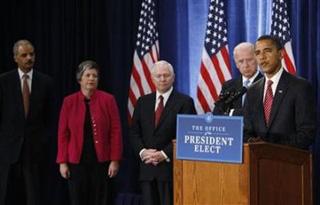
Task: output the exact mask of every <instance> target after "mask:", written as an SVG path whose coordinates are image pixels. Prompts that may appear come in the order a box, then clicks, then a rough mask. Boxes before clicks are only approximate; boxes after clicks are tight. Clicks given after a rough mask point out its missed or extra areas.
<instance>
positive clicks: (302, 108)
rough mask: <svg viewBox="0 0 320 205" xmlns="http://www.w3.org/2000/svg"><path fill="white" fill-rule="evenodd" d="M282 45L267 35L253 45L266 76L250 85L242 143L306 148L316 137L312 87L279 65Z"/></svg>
mask: <svg viewBox="0 0 320 205" xmlns="http://www.w3.org/2000/svg"><path fill="white" fill-rule="evenodd" d="M282 49H283V48H282V45H281V43H280V41H279V40H278V39H277V38H275V37H273V36H269V35H265V36H261V37H259V38H258V40H257V41H256V43H255V57H256V59H257V61H258V64H259V66H260V69H261V70H262V71H263V72H264V75H265V77H264V78H263V79H260V80H259V81H258V82H257V83H255V84H254V85H252V86H251V87H250V88H249V89H248V92H247V96H246V100H245V105H244V141H245V142H246V141H249V142H250V141H260V140H262V141H267V142H271V143H276V144H283V145H289V146H293V147H297V148H301V149H308V147H309V145H311V144H312V142H313V140H314V137H315V134H316V107H315V99H314V95H313V92H312V87H311V84H310V83H309V82H308V81H306V80H305V79H303V78H300V77H296V76H293V75H291V74H289V73H287V72H286V71H285V70H284V68H283V67H282V65H281V59H282Z"/></svg>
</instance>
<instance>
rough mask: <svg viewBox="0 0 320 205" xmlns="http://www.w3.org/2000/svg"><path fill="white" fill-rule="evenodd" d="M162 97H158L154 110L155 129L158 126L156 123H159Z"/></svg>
mask: <svg viewBox="0 0 320 205" xmlns="http://www.w3.org/2000/svg"><path fill="white" fill-rule="evenodd" d="M163 107H164V106H163V96H162V95H160V96H159V103H158V107H157V109H156V112H155V120H154V121H155V126H156V127H157V126H158V123H159V121H160V117H161V113H162V111H163Z"/></svg>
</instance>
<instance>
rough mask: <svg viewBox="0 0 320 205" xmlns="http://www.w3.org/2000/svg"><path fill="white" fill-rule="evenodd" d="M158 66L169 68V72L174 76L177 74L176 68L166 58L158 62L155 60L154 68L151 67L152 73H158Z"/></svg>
mask: <svg viewBox="0 0 320 205" xmlns="http://www.w3.org/2000/svg"><path fill="white" fill-rule="evenodd" d="M158 66H159V67H167V68H168V70H169V72H170V73H171V74H172V75H173V76H174V75H175V74H174V69H173V67H172V65H171V64H170V63H169V62H167V61H165V60H160V61H157V62H155V63H154V64H153V66H152V69H151V74H152V75H154V74H155V73H156V68H157V67H158Z"/></svg>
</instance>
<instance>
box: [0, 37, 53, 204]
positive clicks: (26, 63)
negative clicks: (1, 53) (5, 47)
mask: <svg viewBox="0 0 320 205" xmlns="http://www.w3.org/2000/svg"><path fill="white" fill-rule="evenodd" d="M13 57H14V60H15V62H16V63H17V69H14V70H12V71H9V72H6V73H3V74H2V75H1V76H0V204H3V205H5V203H6V202H5V201H6V200H5V199H6V194H8V193H9V192H10V191H13V193H11V192H10V194H12V196H14V197H12V198H13V200H15V201H14V202H12V201H8V200H7V202H8V203H10V204H21V203H23V204H27V205H41V204H44V203H42V202H40V198H41V197H40V196H41V194H40V191H41V188H40V180H39V174H40V170H41V168H42V162H43V161H44V160H45V157H46V154H45V153H46V149H47V147H46V145H47V142H48V137H47V134H48V133H47V132H48V131H49V130H50V129H49V125H50V119H51V117H50V115H49V114H50V113H51V106H50V105H51V103H52V99H51V94H52V80H51V78H50V77H49V76H47V75H44V74H42V73H40V72H38V71H36V70H34V69H33V65H34V62H35V51H34V47H33V45H32V44H31V42H29V41H27V40H19V41H17V42H16V43H15V44H14V46H13ZM9 176H10V177H9ZM20 178H22V179H23V182H24V183H23V184H24V185H25V186H24V190H25V193H26V203H24V202H21V199H23V197H22V196H20V195H18V194H17V190H19V187H18V186H17V185H16V184H15V183H16V182H17V181H20V180H18V179H20ZM8 185H9V186H8ZM10 185H11V187H12V188H11V189H12V190H11V189H10ZM8 190H10V191H9V192H8ZM10 199H11V198H10ZM16 200H18V202H17V201H16Z"/></svg>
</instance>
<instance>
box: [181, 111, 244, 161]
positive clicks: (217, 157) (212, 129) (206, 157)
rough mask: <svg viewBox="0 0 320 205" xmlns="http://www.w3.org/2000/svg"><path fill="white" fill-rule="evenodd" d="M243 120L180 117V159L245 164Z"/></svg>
mask: <svg viewBox="0 0 320 205" xmlns="http://www.w3.org/2000/svg"><path fill="white" fill-rule="evenodd" d="M242 130H243V117H230V116H213V115H212V114H205V115H178V117H177V140H176V148H177V153H176V156H177V159H189V160H203V161H216V162H233V163H242V147H243V142H242V138H243V136H242Z"/></svg>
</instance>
